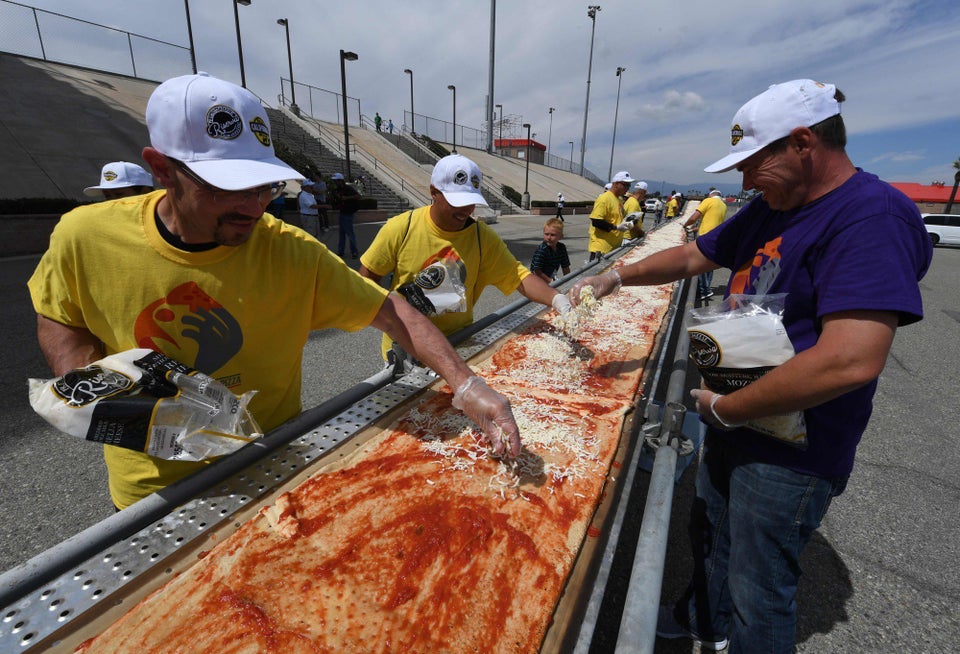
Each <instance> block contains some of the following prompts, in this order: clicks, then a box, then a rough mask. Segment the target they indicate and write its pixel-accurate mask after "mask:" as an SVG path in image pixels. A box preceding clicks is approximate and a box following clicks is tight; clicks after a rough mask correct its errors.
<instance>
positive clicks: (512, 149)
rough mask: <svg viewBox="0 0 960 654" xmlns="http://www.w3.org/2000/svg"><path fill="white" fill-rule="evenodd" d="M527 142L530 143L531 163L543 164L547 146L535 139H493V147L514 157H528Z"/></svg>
mask: <svg viewBox="0 0 960 654" xmlns="http://www.w3.org/2000/svg"><path fill="white" fill-rule="evenodd" d="M527 143H529V144H530V163H535V164H542V163H543V159H544V154H545V153H546V151H547V146H545V145H544V144H543V143H538V142H537V141H534V140H533V139H530V140H529V141H527V139H493V147H494V149H495V150H496V151H497V154H499V155H503V156H504V157H513V158H514V159H525V158H526V157H527Z"/></svg>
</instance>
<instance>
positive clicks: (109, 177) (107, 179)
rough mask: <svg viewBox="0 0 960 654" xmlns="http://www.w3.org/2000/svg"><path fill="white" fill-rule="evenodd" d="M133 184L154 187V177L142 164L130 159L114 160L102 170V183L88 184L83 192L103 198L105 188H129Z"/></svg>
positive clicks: (93, 196)
mask: <svg viewBox="0 0 960 654" xmlns="http://www.w3.org/2000/svg"><path fill="white" fill-rule="evenodd" d="M131 186H149V187H150V188H153V177H152V176H151V175H150V173H148V172H147V171H146V170H144V169H143V168H142V167H141V166H138V165H137V164H135V163H130V162H129V161H113V162H111V163H108V164H106V165H105V166H104V167H103V170H101V171H100V184H99V185H97V186H88V187H87V188H85V189H83V194H84V195H87V196H90V197H92V198H102V197H103V190H104V189H115V188H129V187H131Z"/></svg>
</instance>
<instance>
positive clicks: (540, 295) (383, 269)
mask: <svg viewBox="0 0 960 654" xmlns="http://www.w3.org/2000/svg"><path fill="white" fill-rule="evenodd" d="M482 178H483V175H482V173H481V172H480V168H479V167H478V166H477V164H476V163H474V162H473V161H472V160H470V159H468V158H467V157H464V156H463V155H459V154H452V155H449V156H446V157H444V158H442V159H440V160H439V161H438V162H437V163H436V165H435V166H434V168H433V173H432V175H431V177H430V197H431V198H432V199H433V202H432V203H431V204H430V205H427V206H424V207H419V208H417V209H413V210H411V211H406V212H404V213H402V214H399V215H396V216H394V217H392V218H390V220H388V221H387V222H386V223H385V224H384V226H383V227H381V228H380V231H379V232H378V233H377V236H376V237H375V238H374V239H373V243H371V244H370V247H369V248H368V249H367V251H366V252H364V253H363V256H362V257H360V275H362V276H363V277H366V278H367V279H372V280H373V281H375V282H378V283H379V282H380V280H381V279H382V278H384V277H385V276H387V275H389V274H390V273H393V278H392V281H391V287H390V288H391V290H395V291H397V292H398V293H399V294H401V295H403V296H404V297H405V298H406V299H407V301H408V302H409V303H410V304H411V305H413V306H414V307H415V308H416V309H417V310H419V311H420V312H421V313H423V314H424V315H426V316H427V318H429V319H430V321H431V322H432V323H433V324H434V325H436V326H437V327H438V328H439V329H440V331H441V332H443V333H444V334H448V335H449V334H452V333H453V332H455V331H457V330H459V329H463V328H464V327H466V326H468V325H470V324H472V323H473V306H474V304H475V303H476V301H477V300H478V299H479V298H480V294H481V293H482V292H483V289H484V288H486V287H487V286H495V287H497V288H498V289H499V290H500V292H501V293H503V294H504V295H509V294H510V293H513V292H514V291H518V292H519V293H520V294H521V295H523V296H524V297H526V298H529V299H531V300H533V301H534V302H539V303H541V304H546V305H547V306H552V307H553V308H554V309H556V310H557V311H558V312H559V313H560V314H562V315H564V316H566V318H567V319H568V320H570V319H572V315H573V307H572V306H571V305H570V301H569V300H568V299H567V297H566V296H565V295H564V294H562V293H558V292H557V290H556V289H554V288H551V287H550V286H548V285H547V284H546V282H544V281H543V280H542V279H541V278H540V277H538V276H536V275H532V274H530V270H528V269H527V268H526V266H524V265H523V264H522V263H520V262H519V261H517V259H516V257H515V256H513V254H512V253H511V252H510V250H509V249H508V248H507V244H506V243H504V242H503V239H502V238H500V235H499V234H497V233H496V232H495V231H493V229H492V228H490V227H488V226H487V224H486V223H483V222H478V221H477V220H475V219H473V218H472V217H471V214H472V213H473V210H474V207H475V206H476V205H478V204H479V205H483V206H487V201H486V200H485V199H484V197H483V195H482V194H481V193H480V184H481V180H482ZM381 354H382V355H383V357H384V359H386V360H387V362H388V363H389V364H391V365H392V366H393V367H394V370H395V371H396V372H397V373H400V372H402V371H403V369H405V365H406V363H408V362H409V363H411V364H415V363H417V362H416V361H414V360H411V359H410V358H409V357H408V356H407V354H406V353H405V352H404V351H403V350H402V349H400V348H399V347H397V346H396V345H395V343H394V339H392V338H391V337H389V336H384V338H383V342H382V346H381Z"/></svg>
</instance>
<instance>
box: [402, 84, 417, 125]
mask: <svg viewBox="0 0 960 654" xmlns="http://www.w3.org/2000/svg"><path fill="white" fill-rule="evenodd" d="M403 72H405V73H406V74H407V75H409V76H410V136H416V135H417V132H416V130H415V129H414V128H413V127H414V125H416V124H417V114H415V113H413V71H412V70H410V69H409V68H404V69H403Z"/></svg>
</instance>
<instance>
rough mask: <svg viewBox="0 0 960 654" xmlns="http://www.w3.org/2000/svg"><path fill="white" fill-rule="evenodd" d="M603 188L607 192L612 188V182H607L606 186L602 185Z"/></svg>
mask: <svg viewBox="0 0 960 654" xmlns="http://www.w3.org/2000/svg"><path fill="white" fill-rule="evenodd" d="M603 188H605V189H607V190H608V191H609V190H610V189H611V188H613V182H607V183H606V184H604V185H603Z"/></svg>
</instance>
